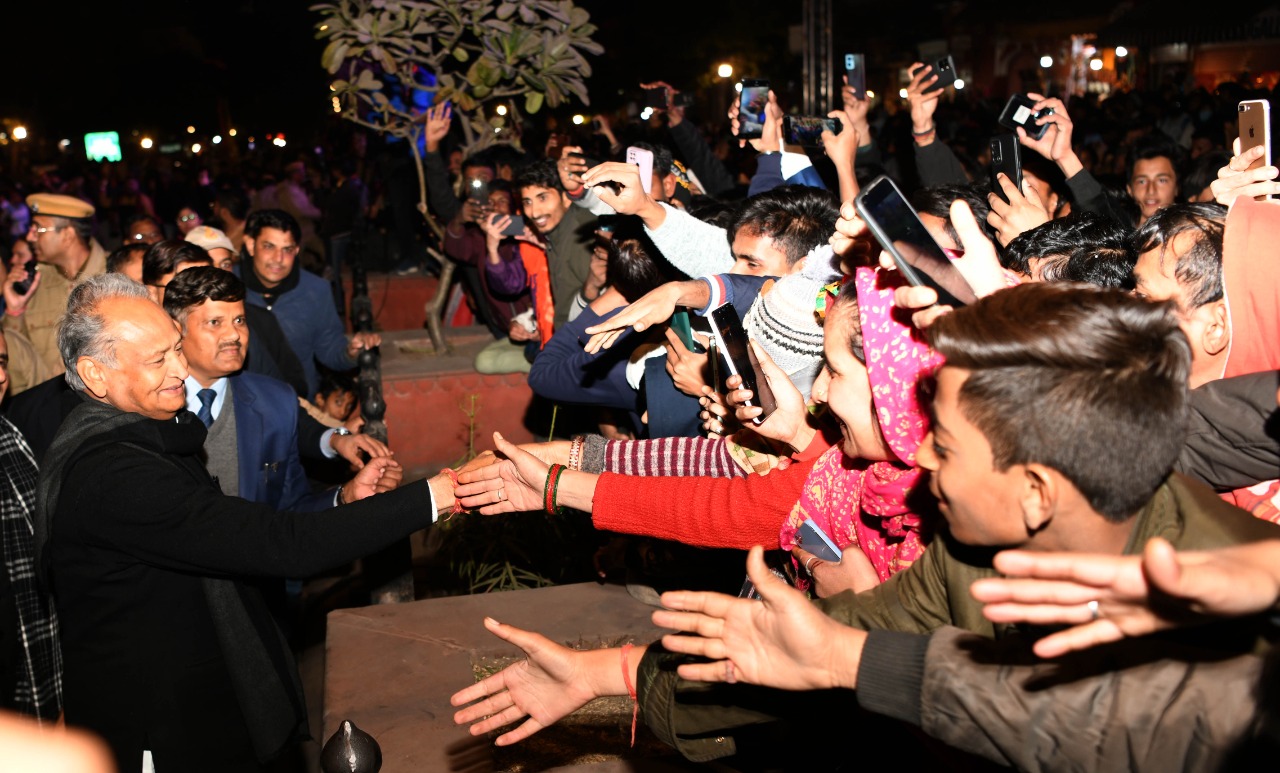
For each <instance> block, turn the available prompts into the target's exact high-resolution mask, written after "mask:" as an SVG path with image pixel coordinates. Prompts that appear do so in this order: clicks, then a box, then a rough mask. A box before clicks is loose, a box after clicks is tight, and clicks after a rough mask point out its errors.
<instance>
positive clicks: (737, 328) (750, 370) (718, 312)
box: [710, 303, 778, 424]
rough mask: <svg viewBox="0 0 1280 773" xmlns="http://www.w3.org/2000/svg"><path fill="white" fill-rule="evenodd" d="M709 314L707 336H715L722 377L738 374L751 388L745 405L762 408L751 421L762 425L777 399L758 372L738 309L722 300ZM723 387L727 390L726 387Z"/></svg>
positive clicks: (744, 383) (766, 381) (745, 387)
mask: <svg viewBox="0 0 1280 773" xmlns="http://www.w3.org/2000/svg"><path fill="white" fill-rule="evenodd" d="M710 317H711V335H712V336H714V337H715V339H716V348H717V349H719V351H720V354H721V355H722V356H723V357H724V363H725V366H726V367H727V368H728V373H727V374H725V378H726V379H728V378H729V376H732V375H734V374H737V375H739V376H741V377H742V388H743V389H750V390H751V399H750V400H748V401H747V403H746V404H747V405H758V406H760V408H761V409H763V410H762V412H761V414H760V415H759V416H757V417H755V418H754V419H752V420H751V422H752V423H753V424H763V423H764V420H765V419H767V418H769V414H771V413H773V411H774V409H775V408H777V407H778V402H777V400H775V399H774V396H773V390H772V389H770V388H769V381H768V379H766V378H765V377H764V376H763V374H761V373H760V365H759V363H758V362H757V361H756V356H755V353H754V352H752V351H751V347H750V346H749V345H748V343H747V331H745V330H743V329H742V322H741V321H740V320H739V319H738V312H737V311H735V310H734V308H733V306H731V305H730V304H727V303H726V304H722V305H720V306H717V307H716V308H715V309H714V310H713V311H712V312H711V314H710ZM716 387H717V388H720V387H724V385H723V384H721V383H717V384H716ZM724 388H725V390H726V391H727V390H728V387H724Z"/></svg>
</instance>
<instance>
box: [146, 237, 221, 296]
mask: <svg viewBox="0 0 1280 773" xmlns="http://www.w3.org/2000/svg"><path fill="white" fill-rule="evenodd" d="M212 265H213V258H210V257H209V253H207V252H205V251H204V249H202V248H201V247H197V246H196V245H194V244H191V243H189V242H185V241H177V240H175V239H170V240H167V241H163V242H156V243H155V244H153V245H151V247H149V248H148V249H147V251H146V253H145V254H143V256H142V283H143V284H144V285H146V286H147V291H148V292H150V293H151V298H152V300H154V301H155V302H156V303H163V302H164V289H165V287H167V286H168V284H169V282H171V281H173V278H174V276H176V275H178V274H179V273H181V272H183V271H185V270H187V269H189V268H192V267H193V266H212Z"/></svg>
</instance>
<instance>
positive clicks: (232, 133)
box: [227, 129, 236, 137]
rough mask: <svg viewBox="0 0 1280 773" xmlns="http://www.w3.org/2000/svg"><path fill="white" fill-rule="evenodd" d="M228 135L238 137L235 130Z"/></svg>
mask: <svg viewBox="0 0 1280 773" xmlns="http://www.w3.org/2000/svg"><path fill="white" fill-rule="evenodd" d="M227 134H229V135H231V136H232V137H234V136H236V130H235V129H232V130H231V131H229V132H227Z"/></svg>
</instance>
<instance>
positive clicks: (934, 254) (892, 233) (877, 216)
mask: <svg viewBox="0 0 1280 773" xmlns="http://www.w3.org/2000/svg"><path fill="white" fill-rule="evenodd" d="M853 205H854V208H855V209H857V211H858V217H861V218H862V220H863V221H864V222H865V223H866V224H867V228H869V229H871V233H872V235H874V236H875V237H876V241H878V242H880V246H881V247H884V248H885V250H887V251H888V253H889V254H890V255H892V256H893V262H894V263H895V264H896V265H897V266H898V270H899V271H901V272H902V275H903V276H904V277H905V278H906V280H907V281H908V282H910V283H911V284H913V285H917V286H923V287H932V288H933V289H934V290H935V291H937V293H938V303H944V304H947V305H949V306H954V307H956V308H959V307H961V306H965V305H968V304H970V303H974V302H975V301H977V300H978V296H977V295H976V294H974V292H973V288H972V287H970V286H969V283H968V282H966V281H965V279H964V277H963V276H961V275H960V270H959V269H958V268H956V267H955V266H954V265H952V263H951V259H950V258H948V257H947V254H946V253H945V252H943V251H942V248H941V247H939V246H938V243H937V242H935V241H934V240H933V237H932V236H930V235H929V232H928V231H927V230H925V227H924V223H922V222H920V216H919V215H917V214H916V211H915V210H914V209H912V208H911V205H910V204H908V203H907V199H906V197H904V196H903V195H902V191H900V190H898V186H897V185H895V184H894V182H893V180H890V179H889V178H888V177H885V176H884V175H881V176H880V177H877V178H876V179H874V180H872V181H871V184H870V185H868V186H867V187H865V188H863V189H862V192H861V193H859V194H858V196H857V198H855V199H854V200H853Z"/></svg>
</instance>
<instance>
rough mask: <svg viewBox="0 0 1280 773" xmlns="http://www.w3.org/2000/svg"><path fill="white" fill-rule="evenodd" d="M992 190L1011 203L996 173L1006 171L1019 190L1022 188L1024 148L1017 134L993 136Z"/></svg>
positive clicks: (1006, 174) (991, 146)
mask: <svg viewBox="0 0 1280 773" xmlns="http://www.w3.org/2000/svg"><path fill="white" fill-rule="evenodd" d="M990 148H991V191H992V192H993V193H995V194H996V195H997V196H999V197H1000V198H1001V199H1003V200H1004V202H1005V203H1006V204H1008V203H1009V197H1008V196H1006V195H1004V188H1003V187H1001V186H1000V181H999V180H997V179H996V175H997V174H999V173H1001V172H1004V174H1005V176H1006V177H1008V178H1009V179H1010V180H1011V181H1012V182H1013V184H1014V185H1016V186H1018V190H1022V148H1021V145H1020V144H1019V143H1018V136H1017V135H1016V134H998V135H996V136H995V137H992V138H991V145H990Z"/></svg>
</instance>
